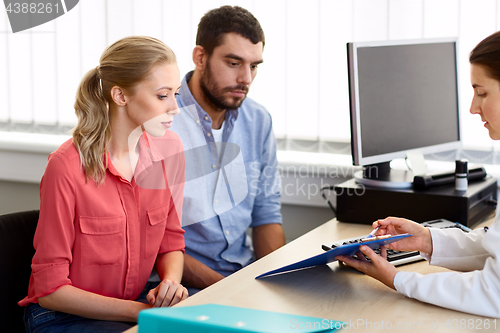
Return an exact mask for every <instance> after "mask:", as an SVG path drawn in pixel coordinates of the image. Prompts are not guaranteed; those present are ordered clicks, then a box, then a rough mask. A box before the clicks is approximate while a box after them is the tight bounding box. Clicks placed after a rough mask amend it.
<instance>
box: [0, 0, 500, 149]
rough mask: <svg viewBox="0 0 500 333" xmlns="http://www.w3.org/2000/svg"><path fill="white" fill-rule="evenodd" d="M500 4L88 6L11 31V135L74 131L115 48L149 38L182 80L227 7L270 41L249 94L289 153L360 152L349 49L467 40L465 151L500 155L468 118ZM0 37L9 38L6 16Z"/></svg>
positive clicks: (2, 77) (7, 42)
mask: <svg viewBox="0 0 500 333" xmlns="http://www.w3.org/2000/svg"><path fill="white" fill-rule="evenodd" d="M498 2H499V0H482V1H481V5H480V6H479V5H478V2H477V1H475V0H460V1H456V0H352V1H346V0H312V1H307V2H306V1H303V0H272V1H269V0H239V1H230V0H226V1H221V0H219V1H216V0H191V1H178V0H165V1H162V0H149V1H141V0H105V1H103V0H85V1H80V2H79V4H78V5H77V6H76V7H75V8H74V9H73V10H71V11H69V12H68V13H66V14H65V15H63V16H61V17H59V18H57V19H56V20H54V21H51V22H48V23H46V24H44V25H42V26H39V27H35V28H33V29H30V30H29V31H27V32H20V33H16V34H12V33H0V130H8V131H30V132H42V133H67V130H68V128H71V127H72V126H74V124H75V122H76V116H75V115H74V110H73V103H74V96H75V91H76V88H77V86H78V84H79V81H80V79H81V78H82V76H83V74H84V73H85V72H86V71H88V70H90V69H92V68H94V67H96V66H97V65H98V61H99V57H100V55H101V53H102V51H103V50H104V48H105V47H106V46H107V45H109V44H111V43H112V42H114V41H116V40H117V39H119V38H121V37H124V36H128V35H149V36H153V37H156V38H159V39H161V40H163V41H164V42H165V43H167V44H168V45H169V46H170V47H172V49H173V50H174V51H175V52H176V55H177V58H178V63H179V67H180V70H181V73H186V72H187V71H189V70H191V69H192V68H193V65H192V61H191V52H192V48H193V46H194V41H195V35H196V28H197V24H198V21H199V19H200V17H201V16H202V15H203V14H204V13H205V12H206V11H207V10H209V9H211V8H215V7H218V6H220V5H223V4H230V5H239V6H242V7H245V8H247V9H249V10H250V11H251V12H253V13H254V15H255V16H256V17H257V18H258V19H259V21H260V22H261V24H262V26H263V28H264V31H265V34H266V46H265V51H264V61H265V62H264V64H262V65H260V66H259V70H258V71H259V74H258V75H257V78H256V79H255V82H254V83H253V86H252V89H251V90H250V97H251V98H254V99H255V100H257V101H258V102H260V103H262V104H263V105H264V106H266V108H267V109H268V110H269V112H270V113H271V114H272V116H273V123H274V130H275V133H276V136H277V137H278V138H279V139H280V142H281V144H282V145H281V147H282V148H285V149H286V148H288V149H295V148H298V149H302V150H304V149H306V150H307V149H309V150H313V151H331V152H344V153H348V152H349V146H348V142H349V140H350V134H349V101H348V88H347V60H346V47H345V43H346V42H348V41H369V40H386V39H412V38H439V37H458V38H459V54H458V56H459V59H458V61H459V79H460V87H459V93H460V96H461V97H460V107H461V120H462V135H463V142H464V145H465V146H466V147H472V148H483V149H484V148H486V149H494V148H495V146H494V144H493V143H492V141H491V140H490V139H489V137H488V134H487V131H485V130H484V128H483V127H482V124H481V122H480V120H479V117H477V116H476V117H474V116H472V115H470V114H469V112H468V110H469V105H470V100H471V98H472V88H471V87H470V82H469V65H468V53H469V52H470V50H471V49H472V47H474V46H475V45H476V44H477V43H478V42H479V41H480V40H481V39H483V38H484V37H486V36H488V35H489V34H491V33H492V32H494V31H496V30H497V29H498V22H499V21H500V15H499V10H498V9H499V7H498ZM0 31H7V32H8V31H10V27H9V22H8V18H7V15H6V14H5V12H3V13H2V14H0Z"/></svg>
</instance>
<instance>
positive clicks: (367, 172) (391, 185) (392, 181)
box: [354, 162, 413, 189]
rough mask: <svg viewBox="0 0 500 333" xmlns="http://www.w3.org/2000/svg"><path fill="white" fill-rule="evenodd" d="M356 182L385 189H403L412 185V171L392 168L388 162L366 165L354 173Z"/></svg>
mask: <svg viewBox="0 0 500 333" xmlns="http://www.w3.org/2000/svg"><path fill="white" fill-rule="evenodd" d="M354 179H355V180H356V183H358V184H362V185H366V186H372V187H380V188H387V189H405V188H411V187H412V186H413V172H411V171H409V170H393V169H391V166H390V162H384V163H378V164H371V165H366V166H364V167H363V171H358V172H356V173H354Z"/></svg>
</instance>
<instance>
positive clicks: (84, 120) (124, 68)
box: [73, 36, 176, 185]
mask: <svg viewBox="0 0 500 333" xmlns="http://www.w3.org/2000/svg"><path fill="white" fill-rule="evenodd" d="M175 62H176V58H175V54H174V52H173V51H172V50H171V49H170V48H169V47H168V46H167V45H165V44H164V43H163V42H161V41H160V40H158V39H155V38H151V37H143V36H133V37H126V38H123V39H120V40H119V41H117V42H115V43H114V44H112V45H111V46H108V47H107V48H106V49H105V50H104V52H103V54H102V56H101V59H100V60H99V66H97V67H96V68H94V69H91V70H90V71H88V72H87V74H85V76H84V77H83V79H82V81H81V82H80V85H79V87H78V89H77V92H76V101H75V113H76V115H77V117H78V123H77V125H76V127H75V128H74V129H73V143H74V145H75V146H76V148H77V150H78V153H79V154H80V163H81V165H82V167H83V170H84V172H85V180H87V179H88V178H91V179H92V180H94V181H95V182H96V184H97V185H100V184H101V183H102V182H103V181H104V178H105V176H106V167H107V163H108V160H107V150H108V145H109V142H110V139H111V128H110V123H109V105H110V104H111V103H114V102H113V99H112V97H111V89H112V88H113V87H115V86H118V87H120V88H121V89H122V90H123V91H124V92H126V93H128V94H134V93H135V88H136V87H137V85H138V84H139V83H141V82H143V81H144V80H146V79H147V78H148V77H149V75H150V74H151V72H152V70H153V68H154V67H155V66H157V65H162V64H171V63H175Z"/></svg>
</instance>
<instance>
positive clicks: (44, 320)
mask: <svg viewBox="0 0 500 333" xmlns="http://www.w3.org/2000/svg"><path fill="white" fill-rule="evenodd" d="M24 324H25V325H26V332H27V333H39V332H40V333H43V332H57V333H59V332H61V333H63V332H64V333H72V332H96V333H97V332H99V333H100V332H123V331H125V330H127V329H129V328H130V327H132V326H133V325H135V323H122V322H115V321H105V320H95V319H88V318H84V317H80V316H75V315H71V314H68V313H64V312H59V311H53V310H49V309H46V308H42V307H41V306H40V305H38V304H34V303H31V304H29V305H28V306H27V307H26V309H25V310H24Z"/></svg>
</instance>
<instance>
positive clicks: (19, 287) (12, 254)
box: [0, 210, 39, 332]
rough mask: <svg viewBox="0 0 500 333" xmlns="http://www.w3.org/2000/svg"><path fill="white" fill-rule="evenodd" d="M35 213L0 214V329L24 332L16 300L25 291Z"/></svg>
mask: <svg viewBox="0 0 500 333" xmlns="http://www.w3.org/2000/svg"><path fill="white" fill-rule="evenodd" d="M38 213H39V211H38V210H33V211H26V212H19V213H12V214H6V215H2V216H0V288H1V290H0V332H25V328H24V323H23V313H24V307H20V306H19V305H17V302H19V301H20V300H21V299H23V298H24V297H25V296H26V295H27V293H28V283H29V279H30V274H31V259H32V258H33V255H34V254H35V249H34V248H33V237H34V235H35V229H36V226H37V223H38Z"/></svg>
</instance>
